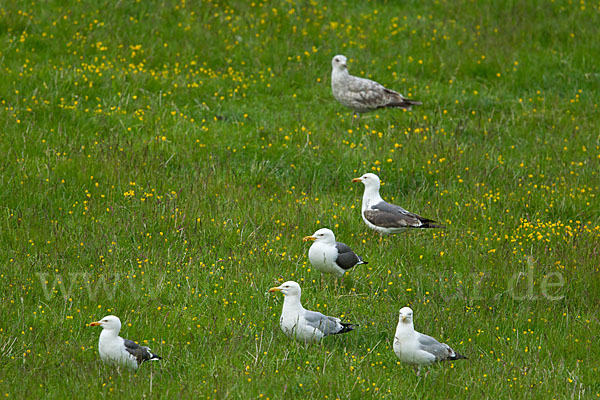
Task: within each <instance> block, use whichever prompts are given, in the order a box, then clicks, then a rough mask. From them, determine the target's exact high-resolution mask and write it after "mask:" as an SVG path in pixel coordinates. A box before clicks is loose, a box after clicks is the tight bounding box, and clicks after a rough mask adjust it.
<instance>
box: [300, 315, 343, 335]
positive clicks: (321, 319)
mask: <svg viewBox="0 0 600 400" xmlns="http://www.w3.org/2000/svg"><path fill="white" fill-rule="evenodd" d="M304 319H305V320H306V324H307V325H308V326H310V327H311V328H313V329H318V330H320V331H321V332H323V336H328V335H337V334H338V333H345V332H350V331H351V330H353V329H354V327H355V325H353V324H345V323H343V322H341V321H340V319H339V318H335V317H328V316H327V315H323V314H321V313H320V312H316V311H309V310H306V311H305V314H304Z"/></svg>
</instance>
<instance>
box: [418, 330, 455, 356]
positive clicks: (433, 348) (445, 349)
mask: <svg viewBox="0 0 600 400" xmlns="http://www.w3.org/2000/svg"><path fill="white" fill-rule="evenodd" d="M419 347H420V348H421V350H424V351H426V352H428V353H430V354H433V355H434V356H435V360H436V361H445V360H459V359H461V358H466V357H464V356H461V355H460V354H458V353H456V352H455V351H454V350H452V348H451V347H450V346H448V345H447V344H446V343H440V342H438V341H437V340H435V339H434V338H432V337H431V336H428V335H424V334H422V333H419Z"/></svg>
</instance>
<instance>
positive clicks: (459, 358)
mask: <svg viewBox="0 0 600 400" xmlns="http://www.w3.org/2000/svg"><path fill="white" fill-rule="evenodd" d="M450 359H451V360H468V358H467V357H466V356H463V355H462V354H458V353H457V352H454V357H452V358H450Z"/></svg>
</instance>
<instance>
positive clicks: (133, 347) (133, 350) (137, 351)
mask: <svg viewBox="0 0 600 400" xmlns="http://www.w3.org/2000/svg"><path fill="white" fill-rule="evenodd" d="M123 344H124V345H125V350H127V352H128V353H129V354H131V355H132V356H134V357H135V358H136V360H137V363H138V365H140V364H141V363H143V362H144V361H149V360H160V359H161V358H160V357H159V356H157V355H156V354H153V353H152V352H151V351H150V348H148V347H147V346H140V345H139V344H137V343H136V342H134V341H133V340H128V339H123Z"/></svg>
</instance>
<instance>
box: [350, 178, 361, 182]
mask: <svg viewBox="0 0 600 400" xmlns="http://www.w3.org/2000/svg"><path fill="white" fill-rule="evenodd" d="M352 182H362V179H360V178H354V179H352Z"/></svg>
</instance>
